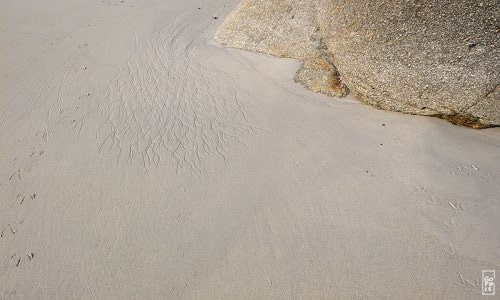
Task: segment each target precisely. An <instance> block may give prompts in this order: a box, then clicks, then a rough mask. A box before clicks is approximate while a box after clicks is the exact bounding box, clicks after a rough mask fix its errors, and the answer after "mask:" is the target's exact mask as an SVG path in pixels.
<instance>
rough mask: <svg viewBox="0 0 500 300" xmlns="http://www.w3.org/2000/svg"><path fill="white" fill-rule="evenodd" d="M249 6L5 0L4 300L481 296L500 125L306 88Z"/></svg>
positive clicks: (498, 205)
mask: <svg viewBox="0 0 500 300" xmlns="http://www.w3.org/2000/svg"><path fill="white" fill-rule="evenodd" d="M237 2H238V1H221V0H213V1H200V0H196V1H192V0H175V1H174V0H171V1H160V0H147V1H146V0H140V1H139V0H136V1H134V0H124V1H87V0H85V1H84V0H79V1H76V0H75V1H67V0H51V1H36V0H25V1H13V0H3V1H1V3H0V4H1V19H0V20H1V44H0V45H1V69H0V70H1V114H0V134H1V138H0V141H1V145H0V147H1V182H0V184H1V185H0V191H1V219H0V222H1V223H0V224H1V228H0V229H1V232H2V233H1V239H0V242H1V271H0V274H1V275H0V276H1V286H0V288H1V297H2V299H177V298H180V299H424V298H427V299H431V298H434V299H438V298H439V299H475V298H481V297H482V296H481V270H483V269H496V270H499V269H500V224H499V220H500V202H499V195H500V128H492V129H487V130H481V131H477V130H472V129H467V128H462V127H457V126H453V125H451V124H449V123H446V122H445V121H442V120H438V119H434V118H428V117H418V116H409V115H403V114H399V113H393V112H386V111H380V110H376V109H374V108H372V107H369V106H366V105H363V104H361V103H359V102H358V101H356V99H354V98H351V97H348V98H346V99H341V100H339V99H333V98H328V97H325V96H322V95H319V94H314V93H312V92H309V91H307V90H305V89H303V88H302V87H301V86H300V85H298V84H295V83H294V82H293V80H292V76H293V74H294V72H295V70H296V69H297V68H298V62H297V61H295V60H289V59H276V58H272V57H269V56H265V55H259V54H254V53H247V52H244V51H238V50H234V49H224V48H222V47H220V46H218V45H217V44H215V43H214V42H213V35H214V32H215V30H216V29H217V27H218V26H219V25H220V24H221V22H222V21H223V19H224V18H225V17H226V16H227V15H228V13H230V11H231V10H232V9H233V8H234V7H235V5H236V4H237ZM214 17H217V19H215V18H214ZM497 284H498V283H497Z"/></svg>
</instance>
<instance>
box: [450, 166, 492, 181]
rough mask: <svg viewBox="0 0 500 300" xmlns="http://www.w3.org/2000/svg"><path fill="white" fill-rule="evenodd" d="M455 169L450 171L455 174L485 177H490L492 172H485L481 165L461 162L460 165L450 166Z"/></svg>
mask: <svg viewBox="0 0 500 300" xmlns="http://www.w3.org/2000/svg"><path fill="white" fill-rule="evenodd" d="M450 168H451V169H452V170H453V171H451V172H450V174H451V175H453V176H471V177H480V178H484V179H490V178H491V174H490V173H488V172H483V171H482V170H481V169H480V168H479V167H477V166H476V165H474V164H470V165H468V164H460V165H459V166H450Z"/></svg>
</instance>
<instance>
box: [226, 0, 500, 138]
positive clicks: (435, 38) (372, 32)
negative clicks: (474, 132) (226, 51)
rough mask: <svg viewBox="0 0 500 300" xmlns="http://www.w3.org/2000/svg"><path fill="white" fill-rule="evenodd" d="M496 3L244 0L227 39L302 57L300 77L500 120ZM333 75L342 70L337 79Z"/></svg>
mask: <svg viewBox="0 0 500 300" xmlns="http://www.w3.org/2000/svg"><path fill="white" fill-rule="evenodd" d="M499 15H500V1H498V0H485V1H469V0H443V1H423V0H413V1H405V0H390V1H387V0H350V1H349V0H348V1H334V0H297V1H283V0H265V1H260V0H244V1H243V2H242V3H240V5H239V6H238V7H237V9H236V10H235V11H234V12H233V13H232V14H231V15H230V16H229V17H228V19H227V20H226V21H225V22H224V24H223V25H222V26H221V28H220V29H219V31H218V32H217V34H216V40H217V41H218V42H219V43H221V44H222V45H225V46H228V47H234V48H240V49H246V50H251V51H257V52H262V53H267V54H271V55H275V56H278V57H292V58H298V59H301V60H302V61H303V64H302V67H301V69H300V70H299V71H298V72H297V74H296V76H295V80H296V81H298V82H301V83H302V84H303V85H304V86H306V87H307V88H309V89H311V90H313V91H316V92H321V93H324V94H327V95H333V96H342V95H344V94H345V93H346V91H347V89H346V88H345V86H344V84H345V85H346V86H347V87H348V88H349V90H350V91H351V92H353V93H354V94H355V95H356V96H357V97H358V98H359V99H361V100H362V101H364V102H366V103H369V104H371V105H373V106H376V107H379V108H382V109H388V110H394V111H401V112H405V113H411V114H420V115H432V116H437V117H440V118H444V119H447V120H449V121H450V122H452V123H455V124H461V125H466V126H470V127H475V128H482V127H487V126H490V125H500V87H499V83H500V64H499V62H500V53H499V47H500V39H499V32H500V27H499V23H498V20H497V17H498V16H499ZM336 74H340V78H341V80H339V79H338V78H337V76H336Z"/></svg>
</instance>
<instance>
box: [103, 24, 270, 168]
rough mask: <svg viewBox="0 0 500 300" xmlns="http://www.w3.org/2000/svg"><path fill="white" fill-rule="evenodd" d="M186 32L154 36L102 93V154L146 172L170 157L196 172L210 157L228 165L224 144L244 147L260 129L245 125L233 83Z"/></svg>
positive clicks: (175, 30) (242, 105)
mask: <svg viewBox="0 0 500 300" xmlns="http://www.w3.org/2000/svg"><path fill="white" fill-rule="evenodd" d="M185 27H186V26H185ZM185 27H182V26H177V27H176V26H173V27H168V28H165V29H164V30H161V31H159V32H156V33H155V34H153V36H152V38H151V39H150V40H149V41H148V42H147V44H146V45H144V46H142V47H141V46H138V51H137V52H136V53H135V55H134V56H132V57H130V58H129V59H127V61H126V63H125V64H124V65H123V67H122V68H121V70H120V73H119V76H117V78H116V79H115V80H114V81H113V82H112V84H111V85H110V86H109V88H108V89H107V90H106V91H105V93H104V96H103V97H102V98H103V99H101V100H99V102H98V103H97V105H98V106H97V111H98V112H99V113H100V114H101V115H102V116H103V118H102V120H101V123H100V125H99V127H98V138H99V141H100V148H99V151H100V152H110V151H115V153H116V155H117V161H128V162H132V161H135V160H137V161H139V162H141V163H142V164H143V165H144V166H147V165H155V166H158V165H159V164H160V163H161V162H162V161H164V160H166V159H167V158H171V159H173V160H174V162H175V165H176V170H177V171H179V170H181V169H187V170H188V171H189V172H191V173H198V172H201V168H200V164H201V163H203V161H204V160H206V159H207V158H209V157H212V158H214V157H219V158H221V159H223V160H226V159H227V156H228V152H227V150H228V147H229V145H232V144H238V145H241V146H243V147H246V146H247V145H246V143H245V139H246V137H248V136H249V135H254V134H257V133H258V131H259V130H263V129H261V128H258V127H257V126H254V125H252V124H251V123H250V121H249V119H248V118H247V114H248V111H247V107H246V105H245V102H244V101H243V100H242V97H241V94H242V92H241V91H240V90H238V87H237V84H236V83H235V81H234V80H233V78H231V77H230V76H229V75H228V74H226V73H225V72H223V71H221V70H218V69H217V68H216V67H215V66H213V65H209V64H206V63H204V62H203V61H202V60H201V59H200V58H199V57H197V54H196V53H197V52H196V48H194V47H193V44H194V43H195V41H194V40H189V39H186V38H184V37H183V32H184V31H185V30H187V29H186V28H185ZM203 46H204V45H203Z"/></svg>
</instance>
